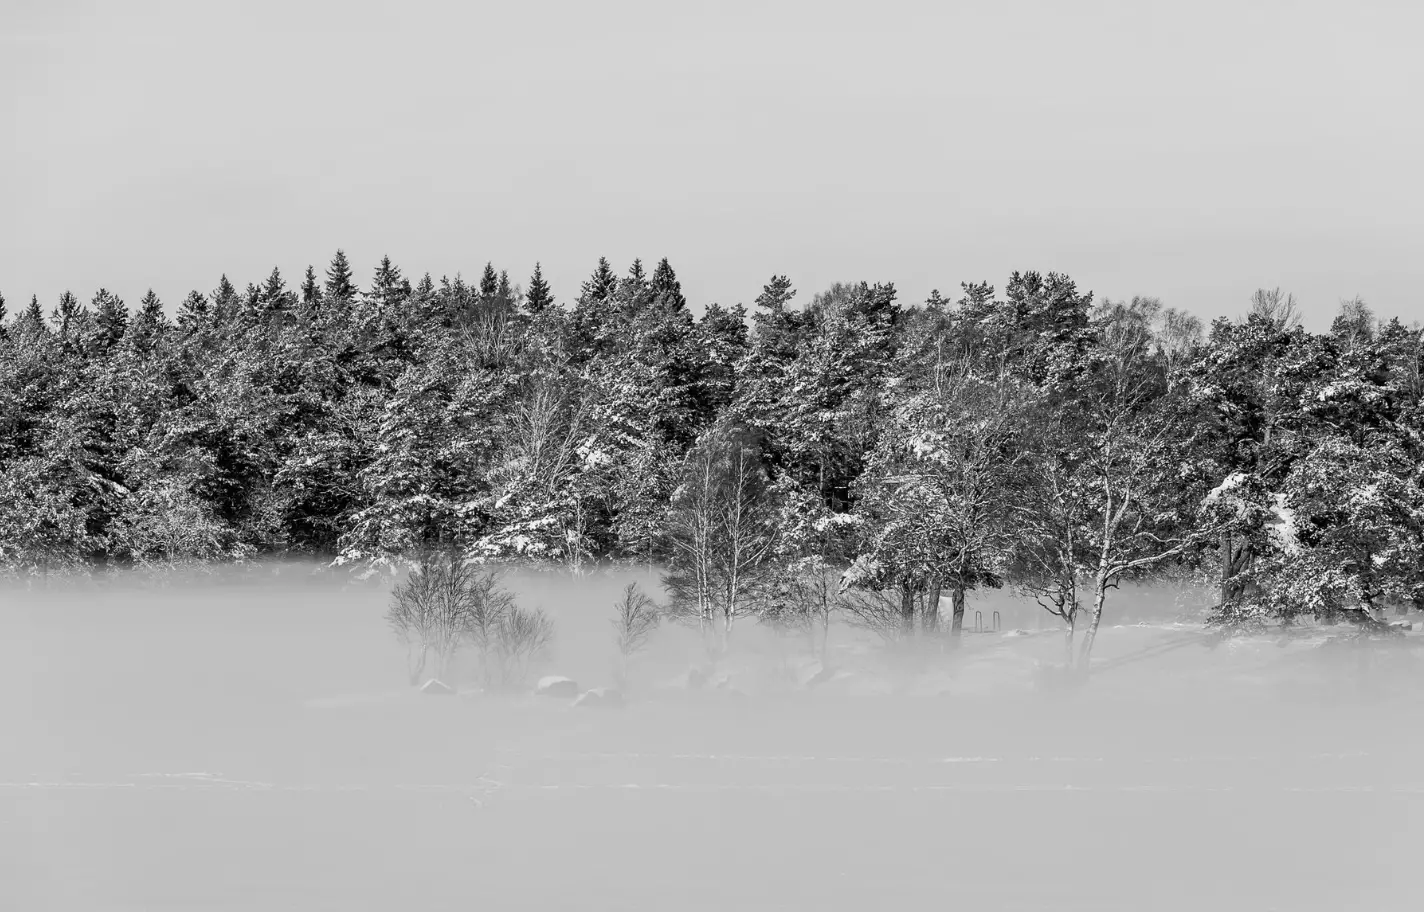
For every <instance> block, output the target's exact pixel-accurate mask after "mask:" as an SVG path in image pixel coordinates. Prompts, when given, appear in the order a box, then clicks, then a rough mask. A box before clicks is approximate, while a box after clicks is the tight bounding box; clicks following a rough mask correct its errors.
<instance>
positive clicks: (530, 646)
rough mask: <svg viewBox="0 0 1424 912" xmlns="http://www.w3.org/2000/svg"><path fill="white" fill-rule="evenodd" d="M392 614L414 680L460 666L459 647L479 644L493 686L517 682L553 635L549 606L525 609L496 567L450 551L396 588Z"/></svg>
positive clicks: (431, 557) (481, 667)
mask: <svg viewBox="0 0 1424 912" xmlns="http://www.w3.org/2000/svg"><path fill="white" fill-rule="evenodd" d="M386 620H387V622H388V623H389V624H390V626H391V629H392V630H394V631H395V633H396V635H397V636H398V637H400V639H401V641H402V642H403V643H405V645H406V648H407V659H408V671H409V674H410V682H411V684H413V685H414V684H419V683H421V680H422V678H423V677H424V675H425V671H426V666H427V664H428V663H429V661H430V660H431V659H432V658H433V659H434V662H435V667H434V669H433V676H434V677H435V678H437V679H441V680H444V679H446V678H448V676H449V675H450V674H451V673H452V671H453V663H454V659H455V656H456V654H457V653H458V652H459V651H460V648H461V647H462V646H464V645H466V644H469V645H471V646H473V647H474V650H475V653H476V655H477V657H478V669H477V674H478V675H479V677H480V678H481V680H482V682H483V683H484V684H485V685H486V686H491V685H509V684H513V683H517V682H518V681H519V680H520V679H522V677H523V675H524V674H525V672H526V671H527V668H528V664H529V662H530V660H531V659H532V658H533V657H534V656H536V655H538V654H539V652H541V651H542V650H543V649H544V648H545V647H547V646H548V644H549V642H550V641H551V639H552V637H553V623H552V622H551V621H550V620H549V619H548V617H547V616H545V615H544V614H543V612H541V611H538V610H537V609H535V610H527V609H523V608H520V607H519V606H518V605H517V604H516V603H515V600H514V596H513V594H512V593H510V592H509V591H508V590H506V589H504V588H503V587H502V586H501V585H500V581H499V576H498V574H497V573H495V572H494V571H492V570H487V569H481V568H479V567H476V566H474V565H472V564H470V563H469V562H467V561H465V560H463V559H461V558H459V557H452V556H451V555H448V554H444V553H436V552H426V553H425V554H422V555H421V557H420V558H419V560H418V562H417V564H416V566H415V567H414V569H413V570H412V571H411V572H410V573H409V575H407V576H406V578H405V579H404V580H402V581H401V582H400V583H398V584H397V585H396V587H395V588H394V590H393V591H392V592H391V601H390V605H389V607H388V609H387V611H386Z"/></svg>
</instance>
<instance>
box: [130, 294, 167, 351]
mask: <svg viewBox="0 0 1424 912" xmlns="http://www.w3.org/2000/svg"><path fill="white" fill-rule="evenodd" d="M167 327H168V317H167V315H166V314H164V312H163V302H162V301H160V300H159V298H158V295H156V294H154V292H153V289H152V288H150V289H149V290H148V293H147V294H145V295H144V296H143V299H142V300H141V301H139V305H138V313H137V314H135V315H134V320H133V325H132V326H130V327H129V331H128V340H129V342H130V343H131V344H132V345H133V346H134V347H136V348H139V349H147V348H150V347H151V346H152V345H153V343H154V342H155V341H156V340H157V339H158V338H159V336H161V335H162V334H163V331H164V330H165V329H167Z"/></svg>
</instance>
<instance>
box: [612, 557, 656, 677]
mask: <svg viewBox="0 0 1424 912" xmlns="http://www.w3.org/2000/svg"><path fill="white" fill-rule="evenodd" d="M613 607H614V612H615V613H614V616H613V620H612V624H613V633H614V645H615V646H616V647H617V648H618V667H617V677H618V686H619V687H623V686H625V685H626V683H627V679H628V666H629V664H630V663H631V662H632V660H633V656H635V655H637V654H638V653H640V652H642V651H643V649H644V648H646V647H647V645H648V639H649V637H651V636H652V635H653V632H654V631H656V630H657V629H658V624H659V623H661V621H662V611H661V610H660V609H659V608H658V605H657V603H656V602H654V601H653V600H652V599H651V598H649V597H648V596H647V595H646V594H645V593H644V592H643V591H642V590H641V589H639V588H638V584H637V583H629V584H628V585H627V586H625V587H624V588H623V594H622V595H621V596H619V598H618V601H617V602H616V603H615V604H614V606H613Z"/></svg>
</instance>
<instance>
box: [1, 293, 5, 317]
mask: <svg viewBox="0 0 1424 912" xmlns="http://www.w3.org/2000/svg"><path fill="white" fill-rule="evenodd" d="M5 316H6V311H5V295H4V293H0V325H3V324H4V322H5Z"/></svg>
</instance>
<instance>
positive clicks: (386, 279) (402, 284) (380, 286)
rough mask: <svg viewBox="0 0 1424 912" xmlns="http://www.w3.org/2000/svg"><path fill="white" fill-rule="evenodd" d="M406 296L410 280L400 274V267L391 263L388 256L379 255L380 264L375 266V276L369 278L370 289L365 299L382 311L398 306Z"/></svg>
mask: <svg viewBox="0 0 1424 912" xmlns="http://www.w3.org/2000/svg"><path fill="white" fill-rule="evenodd" d="M408 297H410V282H409V281H408V280H406V278H405V277H404V276H402V275H401V271H400V267H399V266H397V265H395V264H394V263H392V262H391V258H390V257H388V256H384V257H381V264H380V265H379V266H377V267H376V276H375V278H373V279H372V280H371V291H370V293H369V294H367V296H366V298H367V300H368V301H369V302H370V303H371V304H372V305H373V306H374V307H375V309H376V311H377V312H378V313H384V312H386V311H388V310H392V309H395V308H398V307H399V305H400V304H401V303H403V302H404V301H405V299H406V298H408Z"/></svg>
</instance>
